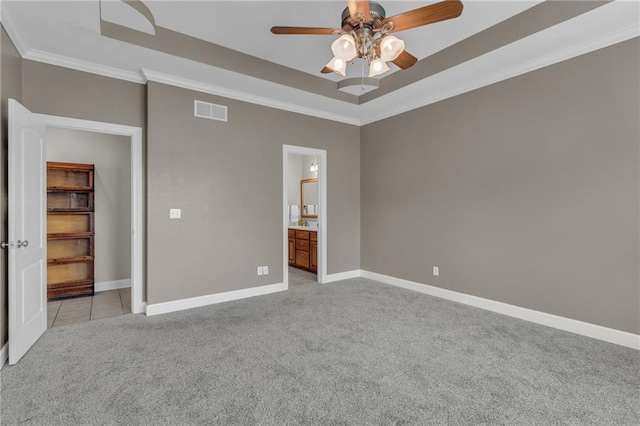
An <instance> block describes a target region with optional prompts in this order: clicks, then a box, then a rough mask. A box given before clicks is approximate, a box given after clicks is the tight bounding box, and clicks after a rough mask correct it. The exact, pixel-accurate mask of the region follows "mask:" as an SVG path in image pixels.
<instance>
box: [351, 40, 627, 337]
mask: <svg viewBox="0 0 640 426" xmlns="http://www.w3.org/2000/svg"><path fill="white" fill-rule="evenodd" d="M639 51H640V43H639V41H638V39H637V38H636V39H633V40H630V41H627V42H625V43H621V44H618V45H615V46H612V47H609V48H606V49H603V50H600V51H596V52H593V53H590V54H587V55H584V56H580V57H577V58H574V59H571V60H569V61H566V62H562V63H560V64H556V65H554V66H551V67H548V68H544V69H541V70H538V71H535V72H532V73H529V74H526V75H522V76H519V77H516V78H513V79H510V80H507V81H504V82H501V83H498V84H495V85H492V86H489V87H485V88H482V89H479V90H476V91H474V92H470V93H467V94H464V95H461V96H457V97H455V98H451V99H448V100H445V101H442V102H439V103H437V104H433V105H430V106H427V107H424V108H421V109H418V110H415V111H411V112H408V113H405V114H402V115H400V116H396V117H393V118H389V119H387V120H384V121H380V122H377V123H374V124H371V125H368V126H366V127H365V128H363V131H362V244H361V247H362V268H363V269H366V270H370V271H373V272H378V273H382V274H386V275H391V276H395V277H399V278H404V279H408V280H412V281H416V282H420V283H425V284H429V285H434V286H438V287H442V288H446V289H449V290H454V291H458V292H462V293H467V294H472V295H476V296H480V297H484V298H488V299H492V300H497V301H501V302H506V303H510V304H514V305H518V306H523V307H526V308H531V309H535V310H539V311H543V312H548V313H551V314H556V315H561V316H564V317H568V318H574V319H577V320H582V321H586V322H590V323H594V324H599V325H603V326H607V327H612V328H615V329H619V330H623V331H628V332H632V333H638V332H639V331H640V312H639V303H640V295H639V286H640V284H639V282H640V281H639V280H640V278H639V276H638V266H639V265H638V262H639V249H638V245H639V223H640V220H639V217H640V216H639V211H638V210H639V194H640V183H639V182H640V180H639V161H638V155H639V149H638V144H639V140H640V134H639V128H638V116H639V113H640V109H639V107H638V103H639V97H638V93H639V87H638V81H639V79H638V75H639V71H640V69H639V63H640V62H639V56H638V55H639V53H638V52H639ZM432 266H439V267H440V276H439V277H434V276H433V275H432Z"/></svg>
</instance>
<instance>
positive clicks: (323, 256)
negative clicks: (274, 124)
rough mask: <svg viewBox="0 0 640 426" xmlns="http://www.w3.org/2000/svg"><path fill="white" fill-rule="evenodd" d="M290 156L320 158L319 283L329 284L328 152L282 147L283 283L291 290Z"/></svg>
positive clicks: (292, 146) (301, 147)
mask: <svg viewBox="0 0 640 426" xmlns="http://www.w3.org/2000/svg"><path fill="white" fill-rule="evenodd" d="M289 154H295V155H306V156H309V157H317V158H318V192H319V199H318V208H319V211H320V214H319V215H318V246H319V250H318V271H317V276H318V282H319V283H325V282H327V151H326V150H325V149H316V148H307V147H304V146H294V145H282V250H283V251H282V282H283V283H284V286H285V289H287V290H288V289H289V255H288V251H289V233H288V232H287V231H288V228H289V202H288V201H289V200H288V195H289V194H288V188H289V161H288V160H289Z"/></svg>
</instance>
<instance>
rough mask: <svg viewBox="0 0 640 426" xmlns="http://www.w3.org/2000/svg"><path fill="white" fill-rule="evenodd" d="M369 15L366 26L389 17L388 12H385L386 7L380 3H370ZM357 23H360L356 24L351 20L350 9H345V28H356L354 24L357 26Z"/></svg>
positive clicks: (343, 21) (343, 15)
mask: <svg viewBox="0 0 640 426" xmlns="http://www.w3.org/2000/svg"><path fill="white" fill-rule="evenodd" d="M369 15H370V18H369V19H368V20H367V21H366V22H364V24H369V23H371V22H373V21H377V20H383V19H384V18H385V16H387V12H386V11H385V10H384V7H382V6H381V5H380V4H379V3H376V2H374V1H370V2H369ZM357 23H358V22H355V21H354V20H353V19H352V18H351V12H349V8H348V7H347V8H345V9H344V10H343V11H342V26H343V27H344V26H345V25H351V26H352V27H355V25H354V24H357Z"/></svg>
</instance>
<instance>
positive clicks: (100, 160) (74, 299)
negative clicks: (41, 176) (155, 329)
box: [45, 127, 131, 327]
mask: <svg viewBox="0 0 640 426" xmlns="http://www.w3.org/2000/svg"><path fill="white" fill-rule="evenodd" d="M45 145H46V159H47V259H48V261H47V296H48V302H47V317H48V326H49V327H55V326H60V325H66V324H72V323H76V322H84V321H90V320H96V319H103V318H109V317H114V316H119V315H124V314H125V313H130V312H131V232H130V229H131V214H130V213H131V145H130V138H129V137H126V136H120V135H111V134H105V133H97V132H88V131H83V130H73V129H63V128H56V127H48V128H47V133H46V144H45Z"/></svg>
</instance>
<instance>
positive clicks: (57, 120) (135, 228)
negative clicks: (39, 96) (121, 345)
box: [36, 114, 144, 314]
mask: <svg viewBox="0 0 640 426" xmlns="http://www.w3.org/2000/svg"><path fill="white" fill-rule="evenodd" d="M36 115H38V116H41V117H42V118H43V120H44V122H45V124H46V125H47V126H51V127H60V128H64V129H73V130H83V131H88V132H96V133H108V134H112V135H120V136H128V137H130V138H131V312H132V313H134V314H139V313H142V312H144V306H143V301H142V289H143V288H144V274H143V267H144V245H143V241H144V227H143V217H142V215H143V204H142V202H143V189H142V175H143V162H142V129H141V128H140V127H133V126H125V125H122V124H111V123H103V122H99V121H89V120H80V119H76V118H68V117H57V116H53V115H45V114H36ZM45 143H46V142H45Z"/></svg>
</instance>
